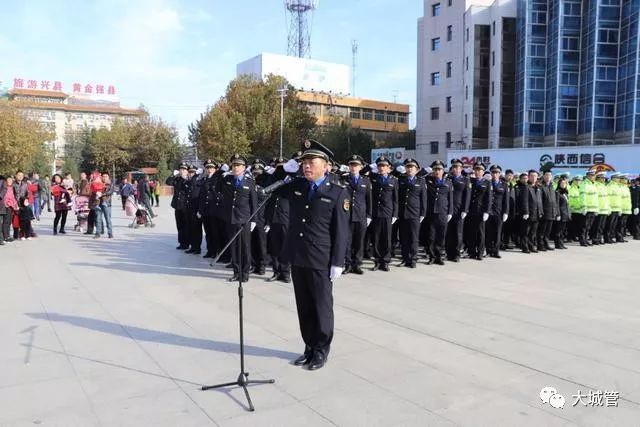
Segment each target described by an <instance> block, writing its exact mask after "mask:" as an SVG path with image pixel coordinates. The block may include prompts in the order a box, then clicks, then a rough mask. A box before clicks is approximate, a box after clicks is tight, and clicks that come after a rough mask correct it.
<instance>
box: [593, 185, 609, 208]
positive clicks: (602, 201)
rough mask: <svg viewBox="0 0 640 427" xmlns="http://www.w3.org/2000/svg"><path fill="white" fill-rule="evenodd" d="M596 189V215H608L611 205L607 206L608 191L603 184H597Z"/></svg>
mask: <svg viewBox="0 0 640 427" xmlns="http://www.w3.org/2000/svg"><path fill="white" fill-rule="evenodd" d="M596 186H597V187H598V215H609V214H610V213H611V205H609V189H608V188H607V185H606V184H605V183H603V182H597V183H596Z"/></svg>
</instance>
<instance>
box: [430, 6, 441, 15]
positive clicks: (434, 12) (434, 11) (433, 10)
mask: <svg viewBox="0 0 640 427" xmlns="http://www.w3.org/2000/svg"><path fill="white" fill-rule="evenodd" d="M431 16H440V3H435V4H432V5H431Z"/></svg>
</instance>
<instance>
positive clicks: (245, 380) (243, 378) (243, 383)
mask: <svg viewBox="0 0 640 427" xmlns="http://www.w3.org/2000/svg"><path fill="white" fill-rule="evenodd" d="M272 195H273V192H272V193H269V194H267V197H266V198H265V199H264V200H263V201H262V203H260V205H258V208H257V209H256V210H255V212H254V213H253V214H251V216H250V217H249V219H247V221H246V222H245V223H244V224H242V226H241V227H240V228H239V229H238V231H237V232H236V234H234V235H233V237H231V239H230V240H229V242H228V243H227V244H226V245H225V247H224V248H222V250H221V251H220V253H219V254H218V256H217V257H216V258H215V259H214V260H213V261H211V264H209V265H210V266H213V265H214V264H215V263H216V262H218V260H219V259H220V257H221V256H222V254H223V253H224V252H225V251H226V250H227V249H229V246H231V244H232V243H233V242H234V241H235V240H236V239H237V238H239V239H240V241H239V244H240V246H242V232H243V231H244V227H246V226H247V224H250V223H251V220H252V219H253V218H254V217H255V216H256V215H257V214H258V212H260V210H261V209H262V208H263V207H264V205H266V204H267V202H268V201H269V200H271V196H272ZM238 252H239V255H240V257H239V264H240V270H242V266H243V261H244V260H243V259H242V251H238ZM242 290H243V288H242V271H240V272H239V274H238V314H239V316H238V317H239V319H240V322H239V323H240V325H239V326H240V375H238V379H237V380H235V381H232V382H228V383H222V384H215V385H206V386H202V390H210V389H216V388H224V387H232V386H236V387H242V389H243V390H244V395H245V396H246V397H247V402H249V408H248V410H249V411H251V412H253V411H255V408H254V407H253V403H252V402H251V396H249V390H247V386H248V385H251V384H273V383H275V382H276V380H274V379H270V380H249V373H248V372H246V371H245V369H244V322H243V310H242V299H243V291H242Z"/></svg>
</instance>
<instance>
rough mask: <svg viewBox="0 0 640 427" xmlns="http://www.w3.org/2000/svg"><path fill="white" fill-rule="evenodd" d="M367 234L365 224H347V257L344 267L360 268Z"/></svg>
mask: <svg viewBox="0 0 640 427" xmlns="http://www.w3.org/2000/svg"><path fill="white" fill-rule="evenodd" d="M366 234H367V223H366V221H365V222H352V223H350V224H349V240H348V243H347V256H346V260H345V265H346V266H347V267H360V266H361V265H362V257H363V254H364V245H365V240H364V239H365V235H366Z"/></svg>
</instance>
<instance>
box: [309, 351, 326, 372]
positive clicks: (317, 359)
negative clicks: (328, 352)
mask: <svg viewBox="0 0 640 427" xmlns="http://www.w3.org/2000/svg"><path fill="white" fill-rule="evenodd" d="M325 362H326V359H325V358H324V356H323V355H322V354H321V353H313V357H312V358H311V360H310V361H309V364H308V365H307V369H309V370H310V371H315V370H317V369H320V368H322V367H323V366H324V364H325Z"/></svg>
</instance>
